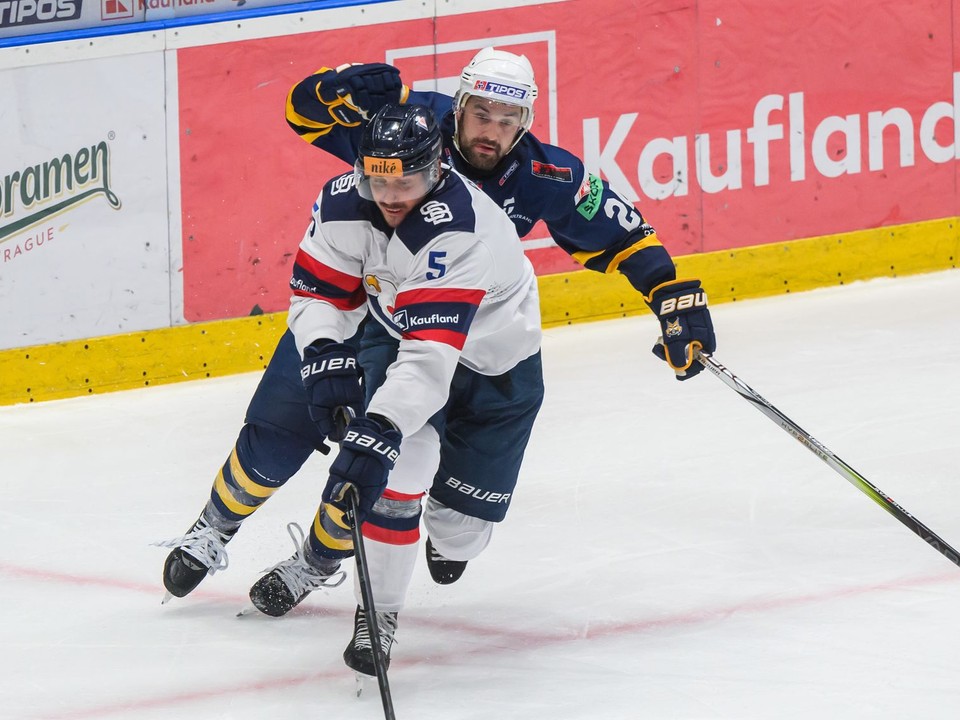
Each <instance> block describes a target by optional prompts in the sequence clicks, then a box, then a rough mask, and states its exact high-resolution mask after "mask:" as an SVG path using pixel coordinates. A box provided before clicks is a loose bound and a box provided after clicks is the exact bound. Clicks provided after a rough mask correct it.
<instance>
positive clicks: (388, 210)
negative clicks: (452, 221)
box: [370, 172, 430, 228]
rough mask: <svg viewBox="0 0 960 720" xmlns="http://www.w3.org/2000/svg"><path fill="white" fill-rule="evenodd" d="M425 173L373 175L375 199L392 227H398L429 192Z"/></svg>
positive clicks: (371, 188) (371, 189)
mask: <svg viewBox="0 0 960 720" xmlns="http://www.w3.org/2000/svg"><path fill="white" fill-rule="evenodd" d="M429 190H430V188H429V187H428V186H427V178H426V175H425V173H422V172H418V173H416V174H414V175H409V176H403V177H376V176H375V177H371V178H370V192H371V194H372V195H373V201H374V202H375V203H376V204H377V207H378V208H380V212H381V213H383V219H384V220H386V221H387V225H389V226H390V227H393V228H395V227H397V226H398V225H399V224H400V223H402V222H403V219H404V218H405V217H407V214H408V213H409V212H410V211H411V210H413V208H414V207H416V205H417V203H419V202H420V201H421V200H422V199H423V198H424V197H425V196H426V194H427V192H429Z"/></svg>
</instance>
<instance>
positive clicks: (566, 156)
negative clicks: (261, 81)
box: [286, 75, 676, 295]
mask: <svg viewBox="0 0 960 720" xmlns="http://www.w3.org/2000/svg"><path fill="white" fill-rule="evenodd" d="M316 78H317V75H312V76H310V77H308V78H306V79H304V80H303V81H301V82H300V83H298V84H297V85H296V86H295V87H294V88H293V90H291V93H290V96H289V97H288V100H287V111H286V116H287V122H288V123H289V124H290V126H291V127H292V128H293V129H294V131H296V132H297V133H298V134H299V135H300V136H301V137H303V138H304V140H306V141H307V142H310V143H311V144H313V145H315V146H316V147H318V148H320V149H322V150H325V151H327V152H329V153H331V154H333V155H335V156H336V157H339V158H340V159H342V160H343V161H345V162H347V163H349V164H351V165H352V164H353V163H354V161H355V160H356V157H357V146H358V144H359V141H360V135H361V132H362V128H361V127H360V126H359V125H357V126H354V127H346V126H344V125H333V126H332V127H331V126H329V125H328V126H325V127H324V130H323V132H318V131H317V130H318V127H319V125H318V122H317V119H316V118H317V117H318V116H319V115H320V114H321V113H322V114H323V115H324V116H326V117H328V116H327V115H326V108H324V107H322V106H321V105H320V104H319V103H318V101H317V100H316V97H317V93H316V90H315V88H316V83H317V80H316ZM406 102H409V103H417V104H421V105H426V106H428V107H430V108H431V109H432V110H433V111H434V113H436V115H437V117H438V118H440V123H441V130H442V132H443V140H444V153H445V160H446V162H447V163H448V164H450V165H452V166H453V167H454V168H456V170H457V171H458V172H459V173H461V174H462V175H464V176H466V177H467V178H469V179H470V180H472V181H473V182H474V183H476V184H477V185H478V186H480V188H481V189H482V190H483V191H484V193H486V194H487V195H488V196H489V197H490V198H492V199H493V200H494V201H495V202H496V203H497V205H499V206H500V207H501V208H503V209H504V211H505V212H506V213H507V215H508V216H509V217H510V219H511V220H512V221H513V224H514V225H515V226H516V228H517V234H518V235H519V236H520V237H524V236H526V235H527V234H528V233H529V232H530V231H531V229H532V228H533V226H534V224H536V222H537V221H538V220H542V221H543V222H544V223H545V224H546V226H547V229H548V230H549V232H550V235H551V236H552V238H553V240H554V241H555V242H556V244H557V245H558V246H559V247H560V248H561V249H563V250H564V251H565V252H566V253H567V254H568V255H570V256H571V257H573V258H574V259H575V260H577V261H578V262H579V263H580V264H582V265H583V266H584V267H586V268H588V269H590V270H595V271H597V272H602V273H613V272H621V273H623V274H624V275H625V276H626V277H627V279H628V280H629V281H630V283H631V284H632V285H633V286H634V287H635V288H636V289H637V290H639V291H640V292H641V293H643V294H644V295H647V294H649V292H650V291H651V290H652V289H653V288H654V287H656V286H657V285H659V284H660V283H663V282H667V281H669V280H673V279H675V278H676V269H675V267H674V265H673V261H672V259H671V258H670V255H669V253H668V252H667V250H666V249H665V248H664V247H663V245H662V244H661V243H660V240H659V239H658V238H657V233H656V231H655V230H654V229H653V227H651V226H650V225H649V224H648V223H647V222H646V220H645V219H644V218H643V216H642V215H641V213H640V211H639V210H637V209H636V208H635V207H634V206H633V205H632V204H631V203H630V202H628V201H627V200H626V199H624V198H623V197H622V196H621V195H620V194H619V193H617V192H616V191H615V190H614V189H613V188H611V187H610V185H609V184H608V183H607V181H606V180H603V179H602V178H600V177H598V176H596V175H593V174H592V173H587V172H586V170H585V168H584V165H583V162H582V161H581V160H580V159H579V158H578V157H576V156H575V155H573V154H572V153H570V152H567V151H566V150H564V149H563V148H560V147H557V146H555V145H549V144H546V143H542V142H540V141H539V140H538V139H537V138H536V137H534V136H533V135H532V134H530V133H526V134H525V135H524V136H523V137H522V138H521V139H520V142H519V143H517V145H516V147H514V148H513V150H511V151H510V152H509V153H508V154H507V155H505V156H504V157H503V159H502V160H501V161H500V163H499V164H498V165H497V166H496V167H495V168H494V169H493V170H491V171H489V172H486V171H481V170H478V169H477V168H475V167H473V166H472V165H470V164H469V163H468V162H467V161H466V160H465V159H464V158H463V156H462V155H461V154H460V152H459V151H458V150H457V149H456V147H455V146H454V144H453V136H454V132H455V124H454V114H453V109H452V108H453V99H452V98H451V97H450V96H448V95H443V94H442V93H435V92H410V93H409V95H408V96H407V98H406ZM377 109H378V108H368V110H369V111H370V112H375V111H376V110H377Z"/></svg>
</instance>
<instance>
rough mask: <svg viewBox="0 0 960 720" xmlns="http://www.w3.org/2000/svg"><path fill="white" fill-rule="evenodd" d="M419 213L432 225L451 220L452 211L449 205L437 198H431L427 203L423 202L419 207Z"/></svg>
mask: <svg viewBox="0 0 960 720" xmlns="http://www.w3.org/2000/svg"><path fill="white" fill-rule="evenodd" d="M420 214H421V215H423V219H424V220H426V221H427V222H428V223H431V224H433V225H439V224H440V223H446V222H450V221H451V220H453V213H452V212H451V211H450V206H449V205H447V204H446V203H442V202H439V201H438V200H431V201H430V202H428V203H424V204H423V207H421V208H420Z"/></svg>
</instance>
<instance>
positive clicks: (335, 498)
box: [323, 415, 402, 525]
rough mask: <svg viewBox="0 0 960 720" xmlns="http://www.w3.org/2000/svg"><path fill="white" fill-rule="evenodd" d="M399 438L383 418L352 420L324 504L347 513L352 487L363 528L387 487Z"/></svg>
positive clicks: (327, 487) (395, 459)
mask: <svg viewBox="0 0 960 720" xmlns="http://www.w3.org/2000/svg"><path fill="white" fill-rule="evenodd" d="M401 439H402V436H401V435H400V431H399V430H397V429H396V428H395V427H394V426H393V424H392V423H391V422H390V421H389V420H387V419H386V418H383V417H380V416H377V415H374V416H373V417H358V418H355V419H354V420H353V421H352V422H351V423H350V424H349V425H348V426H347V431H346V433H345V434H344V437H343V440H342V441H341V442H340V454H339V455H337V457H336V458H335V459H334V461H333V464H332V465H331V466H330V478H329V479H328V480H327V486H326V487H325V488H324V489H323V501H324V502H326V503H330V504H331V505H333V506H334V507H336V508H339V509H340V510H343V511H346V510H347V509H348V508H349V503H348V500H347V493H348V492H350V487H351V486H353V487H355V488H356V489H357V493H358V495H359V502H358V504H357V505H358V516H357V522H358V523H359V524H361V525H362V524H363V521H364V520H365V519H366V517H367V515H369V514H370V511H371V510H373V505H374V503H376V502H377V500H378V499H379V498H380V496H381V495H382V494H383V491H384V489H385V488H386V487H387V476H388V475H389V474H390V471H391V470H393V466H394V465H395V464H396V462H397V458H398V457H400V440H401Z"/></svg>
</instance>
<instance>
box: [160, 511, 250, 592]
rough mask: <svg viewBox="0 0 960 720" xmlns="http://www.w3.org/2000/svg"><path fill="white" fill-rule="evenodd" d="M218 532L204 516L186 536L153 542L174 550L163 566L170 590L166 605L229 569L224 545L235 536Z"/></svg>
mask: <svg viewBox="0 0 960 720" xmlns="http://www.w3.org/2000/svg"><path fill="white" fill-rule="evenodd" d="M236 532H237V531H236V530H233V531H232V532H224V531H222V530H218V529H217V528H215V527H214V526H213V525H211V524H210V523H209V522H208V521H207V519H206V518H205V517H204V516H203V515H201V516H200V517H199V518H198V519H197V521H196V522H195V523H194V524H193V527H192V528H190V530H189V531H188V532H187V534H186V535H183V536H181V537H178V538H176V539H174V540H167V541H165V542H159V543H154V545H158V546H159V547H170V548H173V552H171V553H170V554H169V555H167V559H166V561H165V562H164V564H163V586H164V587H165V588H166V589H167V592H166V594H165V595H164V596H163V601H162V602H163V603H166V602H167V601H168V600H170V598H172V597H178V598H182V597H185V596H186V595H189V594H190V593H191V592H193V590H194V588H196V587H197V585H199V584H200V581H201V580H203V578H204V577H205V576H207V575H213V574H214V573H215V572H217V570H226V569H227V565H228V564H229V560H228V558H227V551H226V548H225V545H226V544H227V543H228V542H230V540H231V539H232V538H233V536H234V535H235V534H236Z"/></svg>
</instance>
